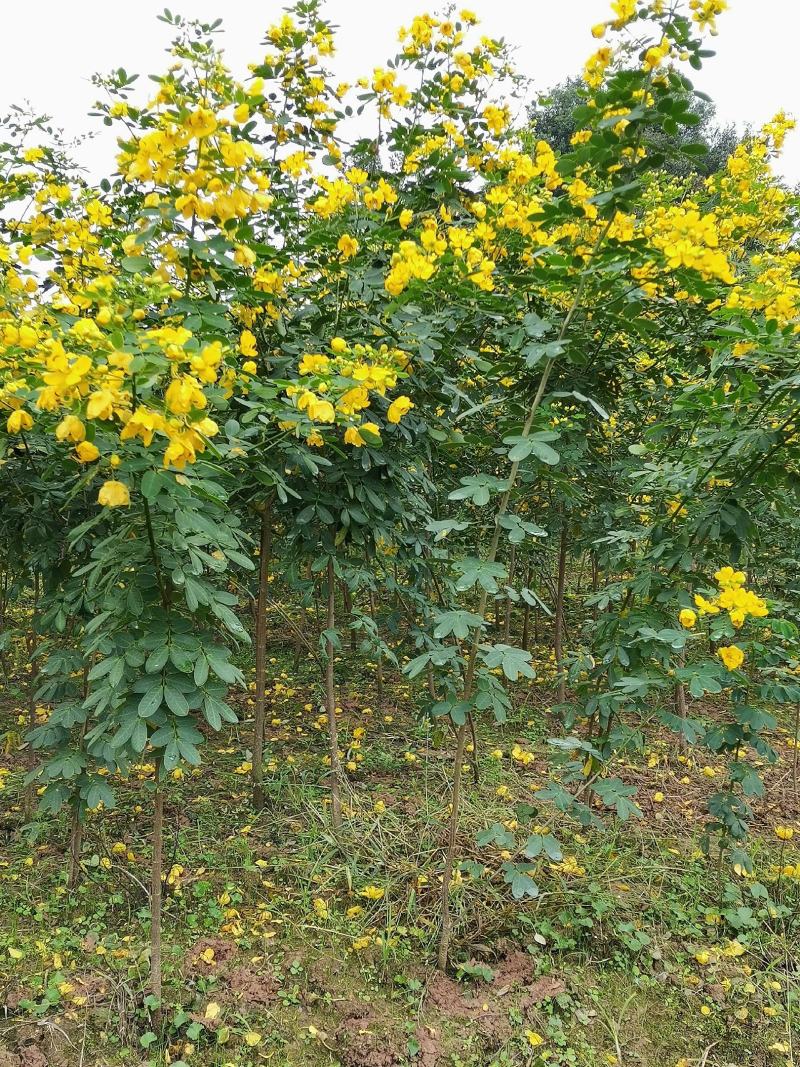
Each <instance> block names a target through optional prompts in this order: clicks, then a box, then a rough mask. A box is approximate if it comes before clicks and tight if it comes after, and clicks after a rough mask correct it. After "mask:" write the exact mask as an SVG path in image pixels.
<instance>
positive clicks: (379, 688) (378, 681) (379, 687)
mask: <svg viewBox="0 0 800 1067" xmlns="http://www.w3.org/2000/svg"><path fill="white" fill-rule="evenodd" d="M369 613H370V615H371V616H372V621H373V622H374V623H375V629H376V631H377V633H378V640H380V636H381V635H380V631H379V630H378V613H377V611H376V609H375V592H374V590H372V589H370V591H369ZM375 685H376V695H377V698H378V703H379V704H380V703H381V702H382V701H383V653H382V652H381V650H380V649H378V658H377V662H376V664H375Z"/></svg>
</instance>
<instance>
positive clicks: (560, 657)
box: [554, 518, 568, 704]
mask: <svg viewBox="0 0 800 1067" xmlns="http://www.w3.org/2000/svg"><path fill="white" fill-rule="evenodd" d="M567 544H568V533H567V522H566V518H564V519H563V520H562V526H561V542H560V544H559V547H558V586H557V589H556V618H555V641H554V651H555V654H556V670H557V671H558V703H559V704H563V703H564V701H565V700H566V698H567V680H566V678H565V677H564V647H563V646H564V587H565V585H566V576H567Z"/></svg>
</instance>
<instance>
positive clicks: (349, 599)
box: [341, 582, 356, 652]
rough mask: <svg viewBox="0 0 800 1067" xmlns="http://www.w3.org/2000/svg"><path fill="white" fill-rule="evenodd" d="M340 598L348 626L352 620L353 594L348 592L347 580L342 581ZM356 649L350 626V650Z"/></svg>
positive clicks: (354, 636) (353, 632)
mask: <svg viewBox="0 0 800 1067" xmlns="http://www.w3.org/2000/svg"><path fill="white" fill-rule="evenodd" d="M341 585H342V600H343V601H344V613H345V615H346V616H347V625H348V627H350V623H351V622H352V621H353V595H352V593H351V592H350V590H349V588H348V586H347V582H342V583H341ZM355 650H356V632H355V630H353V629H352V628H350V651H351V652H355Z"/></svg>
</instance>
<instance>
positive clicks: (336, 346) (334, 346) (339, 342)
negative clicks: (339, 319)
mask: <svg viewBox="0 0 800 1067" xmlns="http://www.w3.org/2000/svg"><path fill="white" fill-rule="evenodd" d="M347 347H348V346H347V341H345V339H344V337H334V338H333V340H332V341H331V352H335V353H336V355H337V356H340V355H341V354H342V352H346V351H347Z"/></svg>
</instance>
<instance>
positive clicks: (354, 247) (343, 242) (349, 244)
mask: <svg viewBox="0 0 800 1067" xmlns="http://www.w3.org/2000/svg"><path fill="white" fill-rule="evenodd" d="M336 247H337V248H338V249H339V251H340V252H341V253H342V259H352V258H353V256H354V255H355V254H356V252H357V251H358V241H357V240H356V239H355V237H351V236H350V235H349V234H347V233H343V234H342V236H341V237H340V238H339V240H338V241H337V242H336Z"/></svg>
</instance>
